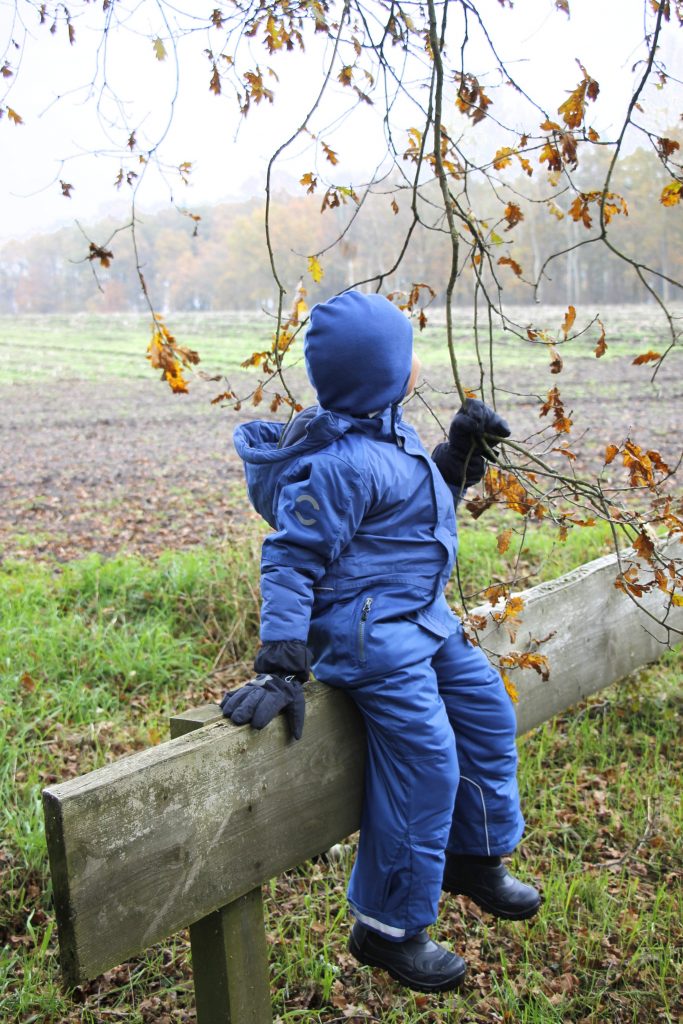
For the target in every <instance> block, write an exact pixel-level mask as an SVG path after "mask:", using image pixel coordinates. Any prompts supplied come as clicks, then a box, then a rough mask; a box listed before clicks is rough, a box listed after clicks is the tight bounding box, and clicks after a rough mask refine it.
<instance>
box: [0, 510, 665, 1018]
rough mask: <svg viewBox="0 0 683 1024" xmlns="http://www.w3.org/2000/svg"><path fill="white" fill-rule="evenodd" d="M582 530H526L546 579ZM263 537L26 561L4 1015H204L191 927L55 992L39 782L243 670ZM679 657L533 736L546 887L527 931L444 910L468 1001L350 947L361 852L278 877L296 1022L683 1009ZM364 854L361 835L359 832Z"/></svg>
mask: <svg viewBox="0 0 683 1024" xmlns="http://www.w3.org/2000/svg"><path fill="white" fill-rule="evenodd" d="M482 523H483V520H480V521H479V524H478V525H477V526H470V527H467V528H465V530H464V533H463V538H462V544H463V548H464V550H465V552H466V554H465V555H464V556H463V557H464V561H463V564H462V567H461V568H462V572H463V575H464V576H465V577H466V580H467V589H468V590H469V591H472V592H477V591H479V590H481V589H482V588H483V587H484V586H486V584H487V583H488V582H490V580H491V579H492V578H494V579H495V578H496V577H500V578H508V577H509V575H510V564H509V562H508V560H507V556H502V555H500V554H499V553H498V551H497V547H496V534H495V532H494V531H493V530H488V529H485V528H482ZM605 545H606V538H605V536H604V535H603V534H602V533H601V532H600V531H596V530H585V531H575V532H574V533H572V534H570V537H569V540H568V541H567V543H566V544H565V545H561V546H558V547H557V548H554V547H553V546H552V545H551V543H550V541H549V540H548V539H547V538H546V537H545V534H543V533H542V532H541V531H538V532H534V533H533V534H530V536H529V537H528V538H527V542H526V545H525V551H524V553H523V559H524V561H525V564H526V571H527V572H528V574H529V576H530V577H531V576H532V574H533V573H537V574H538V575H537V577H536V576H533V578H530V582H536V581H537V578H547V577H549V576H553V575H556V574H557V572H559V571H564V570H566V569H569V568H572V567H573V566H574V565H576V564H578V563H579V562H582V561H585V560H586V559H587V558H590V557H594V556H596V555H598V554H600V553H602V551H603V549H604V547H605ZM257 577H258V538H250V537H248V536H245V537H242V538H240V539H239V540H238V541H236V542H235V543H231V544H226V545H224V546H222V547H220V548H217V549H212V550H208V549H204V550H202V549H194V550H192V551H187V552H175V553H171V552H169V553H167V554H165V555H163V556H162V557H160V558H159V559H157V560H156V561H144V560H142V559H140V558H133V557H128V558H119V559H114V560H112V561H107V562H103V561H101V560H100V559H97V558H92V557H91V558H87V559H83V560H80V561H77V562H72V563H70V564H68V565H66V566H65V567H62V568H61V569H60V570H56V569H55V568H54V567H50V566H49V565H35V564H32V563H29V562H21V563H19V562H17V563H13V564H9V565H7V566H6V569H5V572H4V574H3V575H2V577H0V620H1V621H2V624H3V628H2V631H0V835H2V836H3V841H2V847H0V871H1V872H2V885H1V886H0V939H2V941H3V943H4V944H5V954H4V955H3V958H2V960H1V961H0V1019H3V1020H8V1021H10V1020H11V1021H17V1022H19V1024H29V1022H33V1021H40V1022H41V1024H42V1022H45V1024H57V1022H60V1021H74V1022H76V1021H77V1022H87V1024H95V1022H98V1024H99V1022H100V1021H106V1020H110V1019H114V1020H116V1019H120V1020H125V1021H127V1022H130V1024H149V1022H151V1021H159V1022H164V1024H169V1022H176V1021H179V1022H180V1021H192V1020H194V1012H193V1008H192V1007H193V998H192V984H191V967H190V958H189V949H188V944H187V936H186V935H185V934H181V935H180V936H175V937H172V938H169V940H168V941H167V942H165V943H163V944H162V945H160V946H157V947H154V948H153V949H151V950H149V951H148V952H147V953H146V954H144V955H142V956H140V957H138V958H136V959H135V960H134V961H131V962H129V963H127V964H124V965H121V966H120V967H118V968H115V969H114V970H112V971H108V972H107V973H106V974H105V975H103V976H102V977H101V978H98V979H96V980H95V981H93V982H91V983H89V984H88V985H87V986H85V987H84V988H83V989H81V990H78V991H77V992H76V993H71V994H64V993H63V992H62V991H61V988H60V979H59V970H58V964H57V957H56V950H57V946H56V935H55V930H54V924H53V916H52V911H51V907H50V896H49V881H48V871H47V864H46V853H45V846H44V836H43V825H42V812H41V807H40V792H41V790H42V788H43V787H44V786H45V785H47V784H49V783H52V782H54V781H56V780H62V779H65V778H68V777H72V776H74V775H76V774H82V773H83V772H85V771H87V770H90V769H92V768H94V767H97V766H99V765H101V764H104V763H106V762H107V761H109V760H111V759H112V758H115V757H119V756H121V755H122V754H123V753H126V752H129V751H131V750H133V749H137V748H140V747H144V746H149V745H150V744H152V743H156V742H159V741H160V740H161V739H163V738H164V737H165V736H166V730H167V727H166V722H167V719H168V716H169V714H171V713H172V712H174V711H177V710H179V709H181V708H183V707H186V706H189V705H191V704H193V703H195V704H196V703H202V702H203V701H205V700H206V699H215V698H216V696H217V695H218V694H219V693H220V692H221V690H222V689H223V687H224V685H225V682H226V675H225V672H224V669H225V666H227V665H234V664H235V663H236V664H237V668H236V669H235V670H234V675H233V678H239V677H240V675H241V676H242V677H243V675H244V673H245V672H246V671H248V669H247V666H246V664H245V662H244V661H243V662H242V664H241V665H240V660H241V659H245V658H247V657H248V656H249V655H250V654H251V652H252V651H253V647H254V644H255V637H256V629H257V621H258V599H257V589H256V588H257ZM680 668H681V659H680V655H675V654H670V655H667V656H666V657H665V658H663V659H662V661H661V662H660V663H659V664H658V665H657V666H655V667H654V668H653V669H651V670H650V671H649V672H648V673H646V674H644V675H643V676H642V677H641V678H640V679H638V680H631V681H629V682H628V683H626V684H621V685H620V686H618V687H612V688H611V689H610V690H607V691H603V692H602V693H601V694H600V695H599V696H598V697H596V698H594V699H593V700H592V701H590V702H589V703H588V704H586V705H584V706H582V707H581V708H580V709H578V710H575V711H572V712H568V713H566V714H564V715H562V716H559V717H557V718H555V719H554V720H553V721H552V722H549V723H547V724H546V725H545V726H544V727H542V728H539V729H537V730H535V731H534V732H533V733H531V734H530V735H528V736H526V737H524V738H523V739H522V740H521V742H520V755H521V765H520V785H521V789H522V792H523V803H524V808H525V813H526V817H527V825H528V828H527V834H526V837H525V839H524V841H523V844H522V846H521V848H520V849H519V851H518V852H517V854H516V857H515V863H516V868H517V870H518V871H519V873H520V874H522V875H523V876H524V877H528V878H534V877H537V878H540V879H542V880H543V888H544V892H545V903H544V906H543V908H542V911H541V913H540V915H539V916H538V918H537V919H536V920H535V921H533V922H531V923H530V924H501V923H493V922H492V920H491V919H490V918H487V917H485V916H484V917H482V916H479V915H475V914H474V912H473V908H472V906H471V905H469V904H467V902H466V901H462V900H457V901H456V900H454V899H452V898H450V899H449V900H448V901H445V902H444V905H443V909H442V914H441V917H440V921H439V924H438V926H437V931H438V934H439V936H440V937H441V938H442V939H444V940H446V941H450V942H452V943H453V945H454V947H455V948H456V949H457V950H458V951H459V952H461V953H462V955H464V956H465V957H466V959H467V960H468V962H469V965H470V981H469V984H468V987H467V989H466V990H465V992H464V993H463V994H462V995H460V996H457V997H453V996H448V997H428V996H419V995H414V994H411V993H408V992H406V991H405V990H403V989H400V988H399V987H398V986H396V985H395V984H394V983H393V982H390V981H389V980H387V979H386V978H385V977H383V976H382V975H381V974H378V973H375V974H373V973H372V972H371V971H369V970H368V969H358V968H357V966H356V965H355V962H354V961H353V960H352V958H351V957H350V955H349V954H348V952H347V951H346V946H345V944H346V939H347V935H348V920H347V915H346V908H345V902H344V891H345V886H346V881H347V877H348V872H349V870H350V866H351V862H352V854H353V851H352V848H351V849H342V850H341V851H340V855H339V857H338V858H337V859H333V860H332V859H331V860H330V861H329V863H325V862H323V861H318V862H315V863H310V864H306V865H303V866H302V867H301V868H299V869H298V870H296V871H293V872H290V873H288V874H287V875H285V876H283V877H281V878H278V879H274V880H273V881H272V882H271V883H270V885H269V886H268V887H266V890H267V891H266V905H267V915H268V920H267V929H268V939H269V943H270V960H271V971H272V975H271V976H272V982H273V987H274V995H273V998H274V1005H275V1008H276V1012H277V1014H278V1016H279V1019H280V1020H281V1021H282V1022H288V1024H289V1022H291V1024H293V1022H304V1021H305V1022H306V1024H316V1022H326V1024H327V1022H329V1024H331V1022H332V1021H333V1020H334V1021H338V1020H340V1019H348V1020H352V1021H360V1020H381V1021H383V1022H387V1024H399V1022H404V1021H408V1022H410V1024H421V1022H430V1024H431V1022H442V1021H445V1022H452V1024H478V1022H480V1021H481V1022H484V1021H506V1022H513V1021H514V1022H515V1024H554V1022H556V1021H557V1022H558V1024H559V1022H564V1021H576V1022H581V1024H589V1022H591V1024H592V1022H595V1024H597V1022H598V1021H603V1020H605V1019H609V1020H612V1021H616V1022H623V1024H626V1022H638V1024H641V1022H642V1024H646V1022H647V1024H649V1022H655V1021H662V1022H672V1021H674V1020H675V1019H676V1006H675V998H676V996H675V993H676V992H677V991H679V986H680V981H681V977H680V970H681V965H680V951H681V946H682V940H683V934H682V928H681V906H680V864H681V862H682V859H683V851H682V850H681V831H682V829H681V824H682V822H681V808H680V798H679V794H680V777H681V769H682V768H683V765H682V764H681V753H680V746H679V738H680V711H681V698H680V693H678V692H677V688H678V686H679V680H680ZM351 846H352V844H351Z"/></svg>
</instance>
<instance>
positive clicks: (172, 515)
mask: <svg viewBox="0 0 683 1024" xmlns="http://www.w3.org/2000/svg"><path fill="white" fill-rule="evenodd" d="M677 368H678V362H676V363H674V362H673V361H671V363H670V364H665V367H664V368H663V370H662V372H661V374H660V377H659V378H658V381H657V383H656V384H655V385H651V384H650V383H649V382H648V378H649V371H648V368H647V367H634V366H632V365H631V363H630V359H628V358H626V357H624V358H622V357H617V358H611V359H605V360H601V361H597V360H593V359H591V360H588V359H581V360H577V361H576V362H574V363H573V364H572V365H568V366H566V367H565V369H564V370H563V372H562V373H561V374H560V375H557V376H551V375H550V374H549V373H548V372H547V371H544V372H543V373H542V374H541V375H539V374H538V373H536V374H535V375H536V376H538V377H539V379H538V380H530V379H528V375H526V374H525V373H524V372H522V371H520V370H515V371H511V370H508V371H506V372H504V373H499V374H498V377H497V381H496V384H497V386H498V387H500V388H501V389H504V390H507V392H508V394H507V395H506V394H504V393H503V390H501V392H500V395H499V409H500V411H502V412H503V413H504V414H505V415H506V417H507V418H508V420H509V421H510V423H511V425H512V426H513V429H514V436H515V437H520V438H521V437H524V436H528V435H531V434H533V433H535V432H537V431H538V430H540V429H541V428H545V429H546V430H547V429H548V420H549V417H546V418H545V419H539V417H538V402H537V397H536V396H537V395H541V396H542V397H543V398H545V396H546V394H547V392H548V390H549V389H550V388H551V387H553V386H554V385H558V386H559V387H560V389H561V392H562V396H563V400H564V402H565V407H566V411H567V412H568V413H569V414H571V415H572V418H573V420H574V424H575V427H574V428H573V430H572V434H571V437H570V438H569V440H570V441H571V444H572V445H573V448H574V450H575V451H576V452H578V453H579V455H580V459H579V461H578V462H577V463H576V465H577V466H578V468H579V471H580V472H589V473H597V472H599V471H600V469H601V468H602V465H603V455H604V451H605V445H606V444H607V443H608V442H614V443H620V442H621V441H623V439H624V438H625V437H626V436H627V435H630V436H632V437H633V439H634V440H635V441H636V442H637V443H638V444H641V445H642V446H643V447H644V448H646V449H647V448H656V449H658V450H659V451H660V452H661V454H662V456H663V457H664V459H665V460H666V461H668V462H669V463H670V464H673V463H675V462H676V460H677V458H678V457H679V455H680V450H681V430H680V409H681V398H682V397H683V383H682V382H681V380H680V373H676V372H674V371H675V370H676V369H677ZM425 378H426V379H427V381H428V382H429V383H430V384H431V385H432V386H433V387H435V388H437V387H439V382H440V381H443V380H448V378H449V375H448V370H447V369H445V368H444V370H443V371H439V370H435V369H434V367H429V368H428V369H427V370H426V371H425ZM290 380H291V382H292V384H293V386H294V387H295V388H298V389H299V390H298V391H296V392H295V393H297V394H300V395H301V399H302V401H304V402H306V401H311V400H312V395H311V392H310V389H309V388H308V386H307V384H305V383H304V378H303V374H302V373H301V372H299V373H298V375H297V373H296V372H295V373H293V375H292V377H291V378H290ZM236 383H237V387H238V388H240V389H241V392H240V393H242V392H243V393H248V392H249V391H251V390H252V389H253V387H254V385H255V379H254V377H247V376H246V375H244V378H243V379H242V380H241V381H239V382H234V381H233V387H235V386H236ZM216 390H217V385H216V384H209V383H207V382H203V381H197V382H196V383H195V384H194V386H193V388H192V391H191V393H190V394H189V395H172V394H171V393H170V392H169V391H168V390H167V389H166V386H165V385H163V384H160V383H157V382H155V381H154V380H149V381H120V380H103V381H98V382H85V381H79V380H67V381H61V382H58V383H50V384H40V385H36V384H33V383H26V384H14V385H4V386H2V387H0V408H1V409H2V417H1V422H0V498H1V501H0V555H1V556H2V557H4V558H7V557H18V558H39V559H45V558H48V559H56V560H58V561H66V560H69V559H71V558H74V557H77V556H80V555H82V554H84V553H87V552H99V553H100V554H102V555H104V556H112V555H114V554H116V553H118V552H124V551H125V552H139V553H141V554H147V555H154V554H156V553H158V552H159V551H161V550H163V549H164V548H169V547H171V548H180V547H183V548H184V547H189V546H192V545H195V544H203V543H206V542H208V541H212V540H220V539H221V538H225V537H226V536H228V535H231V534H233V533H234V531H235V529H237V528H238V527H239V524H241V523H244V522H246V521H247V520H248V519H250V518H252V517H253V513H252V512H251V511H250V510H249V507H248V503H247V500H246V496H245V493H244V484H243V475H242V469H241V466H240V463H239V460H238V459H237V456H236V455H235V452H234V449H233V448H232V443H231V433H232V430H233V429H234V426H235V425H236V423H237V422H239V421H240V420H244V419H251V418H254V417H260V416H263V417H266V418H277V417H273V416H272V414H271V413H270V412H269V409H268V404H267V402H265V403H263V404H262V405H261V406H259V408H258V409H254V408H253V406H251V405H250V404H248V403H245V404H244V406H243V407H242V410H241V411H239V412H235V411H234V410H233V409H232V407H230V406H226V407H218V406H212V405H211V401H210V400H211V397H212V396H213V395H215V394H216ZM424 393H425V395H426V396H427V397H428V399H429V402H430V403H431V405H432V408H433V411H434V412H435V413H436V414H437V416H438V417H439V418H440V419H441V421H442V422H443V423H445V424H446V425H447V424H448V422H449V419H450V415H451V414H452V412H453V411H454V409H455V408H456V407H457V405H458V404H459V403H458V401H457V397H456V396H454V395H453V394H452V392H451V393H447V392H442V393H439V392H437V391H432V390H431V389H426V390H425V392H424ZM406 416H407V417H408V418H409V419H410V420H411V422H413V423H414V424H415V425H416V426H417V428H418V430H419V431H420V434H421V436H422V438H423V440H424V441H425V443H426V444H427V445H428V446H429V445H432V444H434V443H436V442H437V441H438V440H441V439H442V437H443V434H442V433H441V431H440V429H439V426H438V423H437V422H436V420H435V418H434V416H433V415H432V413H431V412H430V410H429V408H428V407H427V406H426V405H425V404H423V403H422V402H420V401H419V400H416V399H413V400H412V401H411V402H410V403H409V405H408V407H407V409H406ZM549 434H550V436H553V434H552V430H550V431H549ZM561 439H562V440H565V439H568V436H567V435H561ZM565 468H566V464H565Z"/></svg>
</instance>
